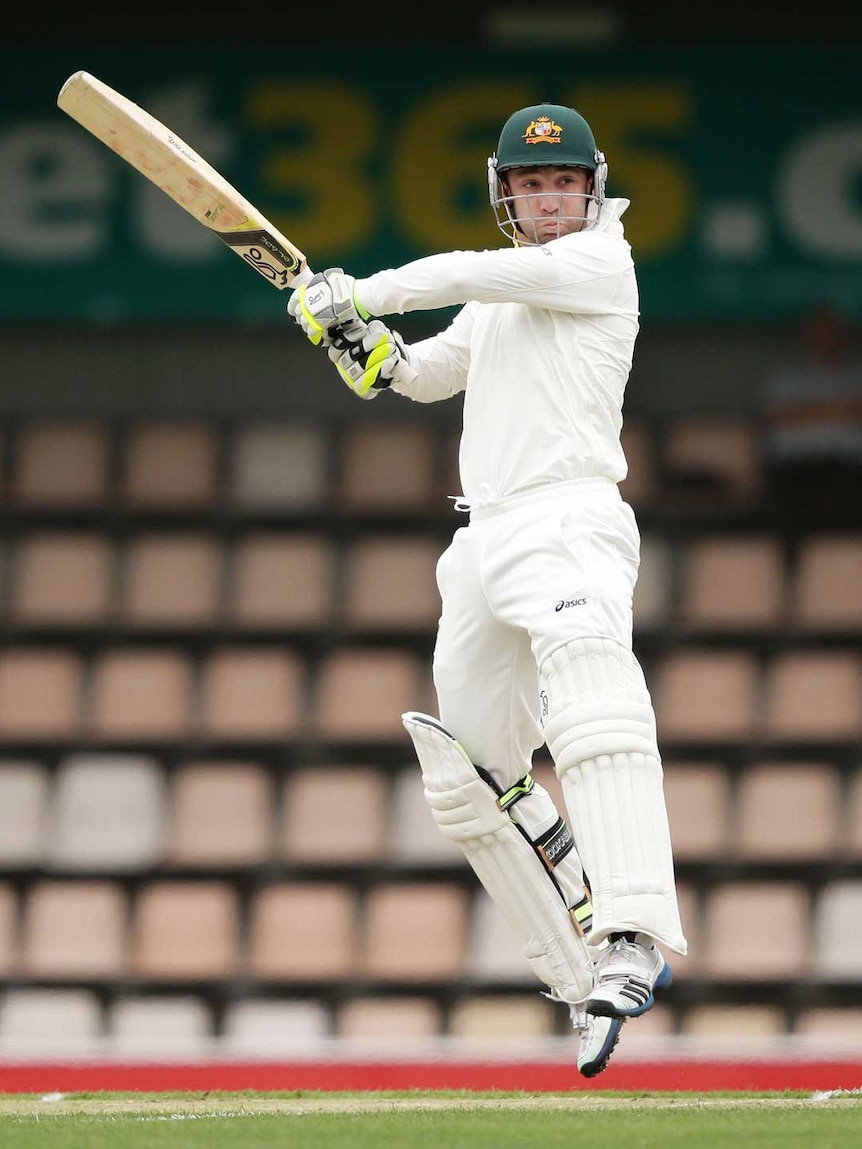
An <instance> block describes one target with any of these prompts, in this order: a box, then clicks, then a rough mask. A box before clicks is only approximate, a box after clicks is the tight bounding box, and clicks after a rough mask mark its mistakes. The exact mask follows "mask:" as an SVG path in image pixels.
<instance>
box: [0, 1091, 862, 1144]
mask: <svg viewBox="0 0 862 1149" xmlns="http://www.w3.org/2000/svg"><path fill="white" fill-rule="evenodd" d="M578 1144H580V1145H584V1146H588V1147H589V1149H605V1147H607V1149H620V1146H621V1145H624V1146H627V1147H629V1149H691V1147H692V1146H698V1147H700V1146H703V1147H704V1149H718V1147H722V1149H724V1147H731V1146H732V1147H733V1149H743V1147H745V1146H748V1145H753V1146H757V1149H797V1147H798V1149H803V1147H804V1149H839V1147H840V1149H847V1147H849V1146H850V1145H857V1144H862V1093H843V1092H840V1091H838V1092H835V1093H832V1094H810V1093H807V1094H803V1093H786V1094H769V1093H757V1094H711V1093H710V1094H683V1093H677V1094H671V1093H644V1094H621V1093H589V1094H578V1093H574V1094H561V1095H557V1094H526V1093H525V1094H511V1093H466V1092H464V1093H442V1092H441V1093H419V1092H414V1093H362V1094H346V1093H285V1094H277V1093H225V1094H182V1095H176V1094H164V1093H159V1094H152V1093H125V1094H120V1093H104V1094H84V1093H81V1094H66V1095H58V1094H51V1095H47V1096H46V1097H37V1096H24V1095H8V1094H7V1095H5V1096H4V1095H0V1145H2V1147H3V1149H212V1147H213V1146H218V1149H336V1147H337V1149H380V1147H385V1149H396V1147H397V1149H401V1147H402V1146H403V1147H404V1149H408V1147H409V1149H413V1147H414V1146H417V1145H424V1146H426V1147H427V1149H438V1147H439V1149H444V1147H445V1149H448V1147H457V1149H509V1147H512V1149H515V1147H519V1149H520V1147H527V1146H531V1145H540V1146H542V1149H557V1147H559V1149H572V1146H573V1145H578Z"/></svg>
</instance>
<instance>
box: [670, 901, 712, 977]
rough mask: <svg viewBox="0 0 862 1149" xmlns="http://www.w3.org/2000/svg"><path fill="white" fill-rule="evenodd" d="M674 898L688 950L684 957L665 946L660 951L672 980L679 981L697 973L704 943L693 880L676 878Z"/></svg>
mask: <svg viewBox="0 0 862 1149" xmlns="http://www.w3.org/2000/svg"><path fill="white" fill-rule="evenodd" d="M676 899H677V902H678V904H679V917H680V921H681V922H682V932H683V934H685V940H686V941H687V942H688V952H687V953H686V955H685V957H683V956H681V955H680V954H676V953H674V952H673V950H669V949H667V948H664V949H663V950H662V952H663V954H664V956H665V959H666V961H667V963H668V965H669V966H670V968H671V970H672V971H673V978H674V981H675V982H676V983H679V982H683V981H687V980H688V979H689V978H691V977H697V976H698V975H699V973H700V970H701V964H702V962H703V946H704V943H703V920H702V915H701V909H700V893H699V889H698V886H697V885H696V884H695V883H694V882H690V881H689V882H683V881H679V880H677V883H676Z"/></svg>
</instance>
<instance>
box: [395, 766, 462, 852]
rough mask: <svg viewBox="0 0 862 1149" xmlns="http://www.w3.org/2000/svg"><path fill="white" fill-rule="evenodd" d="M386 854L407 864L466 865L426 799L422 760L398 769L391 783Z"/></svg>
mask: <svg viewBox="0 0 862 1149" xmlns="http://www.w3.org/2000/svg"><path fill="white" fill-rule="evenodd" d="M387 853H388V854H389V856H390V857H391V858H392V860H393V861H396V862H402V863H405V864H407V865H410V864H414V865H422V866H428V865H440V866H466V865H467V862H466V859H465V858H464V855H463V853H462V852H461V850H460V849H459V847H458V846H456V845H455V843H454V842H450V841H449V840H448V839H447V838H444V837H443V835H442V834H441V833H440V831H439V830H438V829H437V825H436V823H435V822H434V819H433V817H432V816H431V810H430V808H429V806H428V803H427V802H426V801H425V787H424V785H423V782H422V773H421V770H420V768H419V763H418V762H417V763H415V764H412V763H411V764H410V765H408V766H404V767H401V768H399V769H398V770H397V771H396V773H395V777H394V779H393V782H392V805H391V814H390V818H389V845H388V849H387Z"/></svg>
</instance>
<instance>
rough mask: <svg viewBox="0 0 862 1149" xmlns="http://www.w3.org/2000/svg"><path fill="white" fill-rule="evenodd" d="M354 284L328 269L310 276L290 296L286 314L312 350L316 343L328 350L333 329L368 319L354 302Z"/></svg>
mask: <svg viewBox="0 0 862 1149" xmlns="http://www.w3.org/2000/svg"><path fill="white" fill-rule="evenodd" d="M355 283H356V280H355V278H354V277H353V276H352V275H345V273H344V271H343V270H342V269H341V268H340V267H329V268H327V270H326V271H319V272H318V273H317V275H314V276H312V278H311V279H310V280H309V281H308V283H303V284H302V285H301V286H300V287H298V288H297V289H296V291H294V293H293V295H291V297H290V300H289V302H288V305H287V311H288V314H289V315H290V316H291V318H293V319H295V320H296V322H297V323H298V324H299V326H300V327H301V328H302V330H303V331H304V332H305V334H306V336H307V337H308V338H309V339H310V340H311V342H312V343H313V344H314V345H315V346H317V345H318V344H319V343H323V344H324V345H325V346H329V344H330V343H331V341H332V334H331V333H332V329H333V328H335V327H341V326H343V325H344V324H349V323H353V322H354V321H355V320H357V319H368V318H370V317H369V314H368V312H367V311H366V310H365V309H364V308H363V307H360V306H359V304H357V303H356V301H355V300H354V298H353V287H354V284H355Z"/></svg>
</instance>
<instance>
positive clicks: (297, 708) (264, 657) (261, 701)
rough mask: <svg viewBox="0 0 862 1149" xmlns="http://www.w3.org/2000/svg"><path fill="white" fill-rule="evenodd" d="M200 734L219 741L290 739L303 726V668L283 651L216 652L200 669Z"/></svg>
mask: <svg viewBox="0 0 862 1149" xmlns="http://www.w3.org/2000/svg"><path fill="white" fill-rule="evenodd" d="M200 699H201V707H200V720H199V730H200V733H201V734H202V735H204V736H206V737H209V738H213V739H217V740H228V741H230V740H237V741H248V742H254V741H267V740H270V739H274V738H275V739H282V738H289V737H291V736H293V735H295V734H296V733H297V731H298V730H299V729H300V727H301V725H302V723H303V721H304V707H305V664H304V662H303V660H302V658H301V656H300V655H299V654H297V652H296V651H294V650H289V649H284V648H283V647H281V646H278V647H269V646H224V647H216V648H214V649H213V650H212V651H210V653H209V654H208V655H207V656H206V658H205V659H204V662H203V666H202V669H201V683H200Z"/></svg>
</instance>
